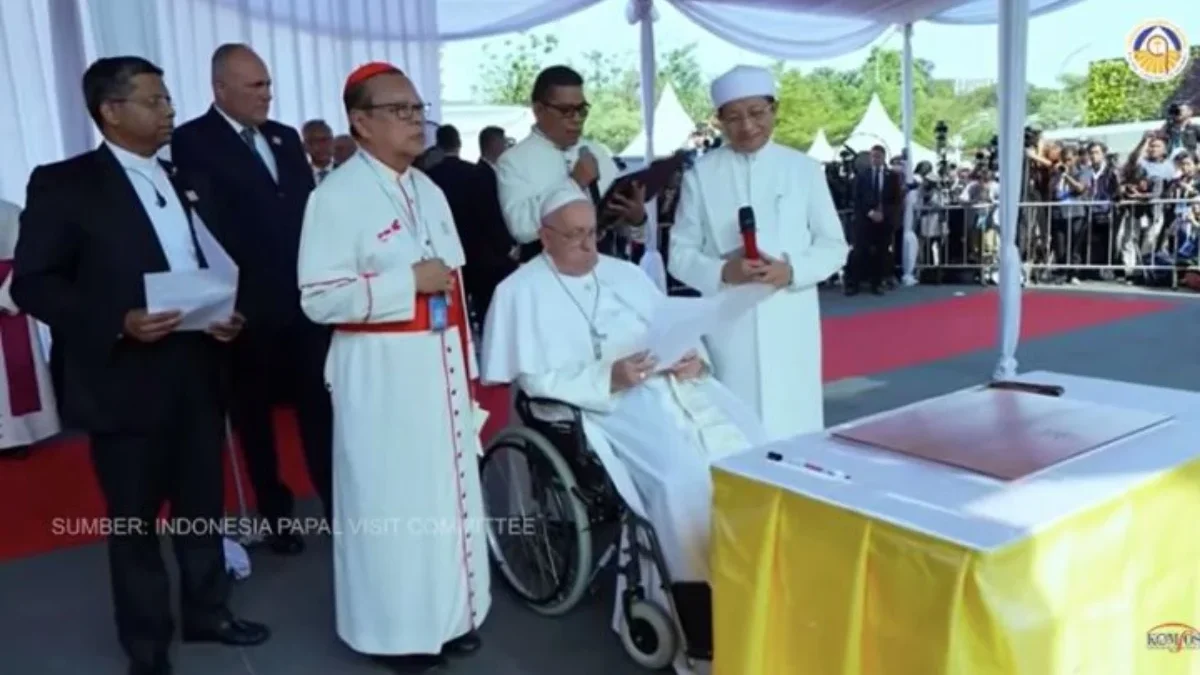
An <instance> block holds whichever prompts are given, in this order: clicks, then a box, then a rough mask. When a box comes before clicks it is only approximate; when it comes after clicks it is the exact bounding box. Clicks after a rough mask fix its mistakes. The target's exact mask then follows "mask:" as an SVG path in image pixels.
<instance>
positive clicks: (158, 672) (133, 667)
mask: <svg viewBox="0 0 1200 675" xmlns="http://www.w3.org/2000/svg"><path fill="white" fill-rule="evenodd" d="M129 675H171V664H170V663H169V662H167V660H166V659H163V660H161V661H155V662H153V663H142V662H140V661H134V662H133V663H130V664H129Z"/></svg>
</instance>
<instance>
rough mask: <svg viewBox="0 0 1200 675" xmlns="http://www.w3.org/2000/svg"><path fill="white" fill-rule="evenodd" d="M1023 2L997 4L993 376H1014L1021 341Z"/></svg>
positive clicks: (1025, 25) (1026, 29) (1026, 10)
mask: <svg viewBox="0 0 1200 675" xmlns="http://www.w3.org/2000/svg"><path fill="white" fill-rule="evenodd" d="M1028 37H1029V0H1004V1H1003V2H1001V3H1000V92H999V95H1000V134H999V136H1000V360H999V362H998V363H997V364H996V370H995V372H994V374H993V376H994V377H995V378H996V379H1005V378H1011V377H1013V376H1014V375H1016V373H1017V342H1018V341H1019V340H1020V337H1021V253H1020V251H1018V250H1017V213H1018V209H1019V208H1020V201H1021V188H1022V175H1023V174H1024V171H1023V169H1024V165H1025V151H1024V145H1025V143H1024V131H1025V114H1026V112H1025V82H1026V80H1025V75H1026V73H1025V61H1026V56H1027V43H1028Z"/></svg>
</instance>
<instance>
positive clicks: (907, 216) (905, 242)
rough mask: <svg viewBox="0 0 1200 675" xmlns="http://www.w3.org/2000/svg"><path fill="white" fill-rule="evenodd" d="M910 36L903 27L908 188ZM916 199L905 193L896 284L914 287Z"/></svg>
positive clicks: (907, 176)
mask: <svg viewBox="0 0 1200 675" xmlns="http://www.w3.org/2000/svg"><path fill="white" fill-rule="evenodd" d="M912 33H913V27H912V24H911V23H906V24H904V56H903V62H902V64H901V65H902V67H901V72H900V80H901V94H902V97H903V98H902V104H901V105H902V107H903V111H902V115H903V117H904V119H903V120H902V123H903V125H904V157H905V160H906V161H905V162H904V182H905V184H906V185H907V184H911V183H912V180H913V149H912V147H913V124H914V119H915V118H914V111H913V102H914V100H913V96H914V88H915V86H916V83H915V80H914V79H913V51H912ZM918 196H919V193H918V192H917V191H915V190H914V191H912V192H911V193H909V192H906V193H905V199H904V238H903V239H902V240H901V244H902V248H901V251H900V253H901V256H900V261H901V268H902V269H903V274H902V276H901V279H900V282H901V283H902V284H904V285H905V286H912V285H914V284H916V283H917V278H916V275H915V274H914V270H915V269H916V267H917V246H918V243H917V235H916V232H915V231H914V230H915V227H914V220H915V219H916V200H917V197H918Z"/></svg>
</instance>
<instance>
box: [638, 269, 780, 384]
mask: <svg viewBox="0 0 1200 675" xmlns="http://www.w3.org/2000/svg"><path fill="white" fill-rule="evenodd" d="M774 292H775V288H773V287H771V286H767V285H765V284H744V285H742V286H735V287H733V288H727V289H725V290H724V291H721V292H720V293H719V294H717V295H713V296H709V297H705V298H678V297H667V298H664V299H663V301H662V303H661V304H660V305H659V307H658V311H657V312H656V313H655V315H654V317H653V318H652V319H651V322H650V328H649V330H647V331H646V336H645V338H643V341H642V342H643V347H642V348H643V349H645V350H646V351H647V352H649V354H650V355H651V356H652V357H653V359H654V362H655V363H658V364H660V365H661V367H662V368H670V367H671V366H673V365H675V364H677V363H679V362H680V361H682V360H684V358H685V357H686V356H687V355H688V354H689V353H690V352H694V351H695V350H696V349H697V348H698V347H699V346H700V338H702V337H704V336H706V335H709V334H711V333H713V332H715V331H716V330H718V329H719V328H720V327H721V326H722V325H727V324H729V323H732V322H733V321H735V320H737V319H738V318H740V317H741V316H742V315H743V314H745V313H746V312H748V311H750V310H751V309H753V308H754V306H755V305H757V304H758V303H759V302H761V301H763V300H764V299H766V298H767V297H768V296H770V295H771V294H772V293H774Z"/></svg>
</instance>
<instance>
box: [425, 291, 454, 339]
mask: <svg viewBox="0 0 1200 675" xmlns="http://www.w3.org/2000/svg"><path fill="white" fill-rule="evenodd" d="M449 323H450V300H449V298H447V297H446V294H445V293H438V294H437V295H433V296H430V297H429V327H430V328H431V329H432V330H434V331H437V332H441V331H444V330H446V327H447V326H448V325H449Z"/></svg>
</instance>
